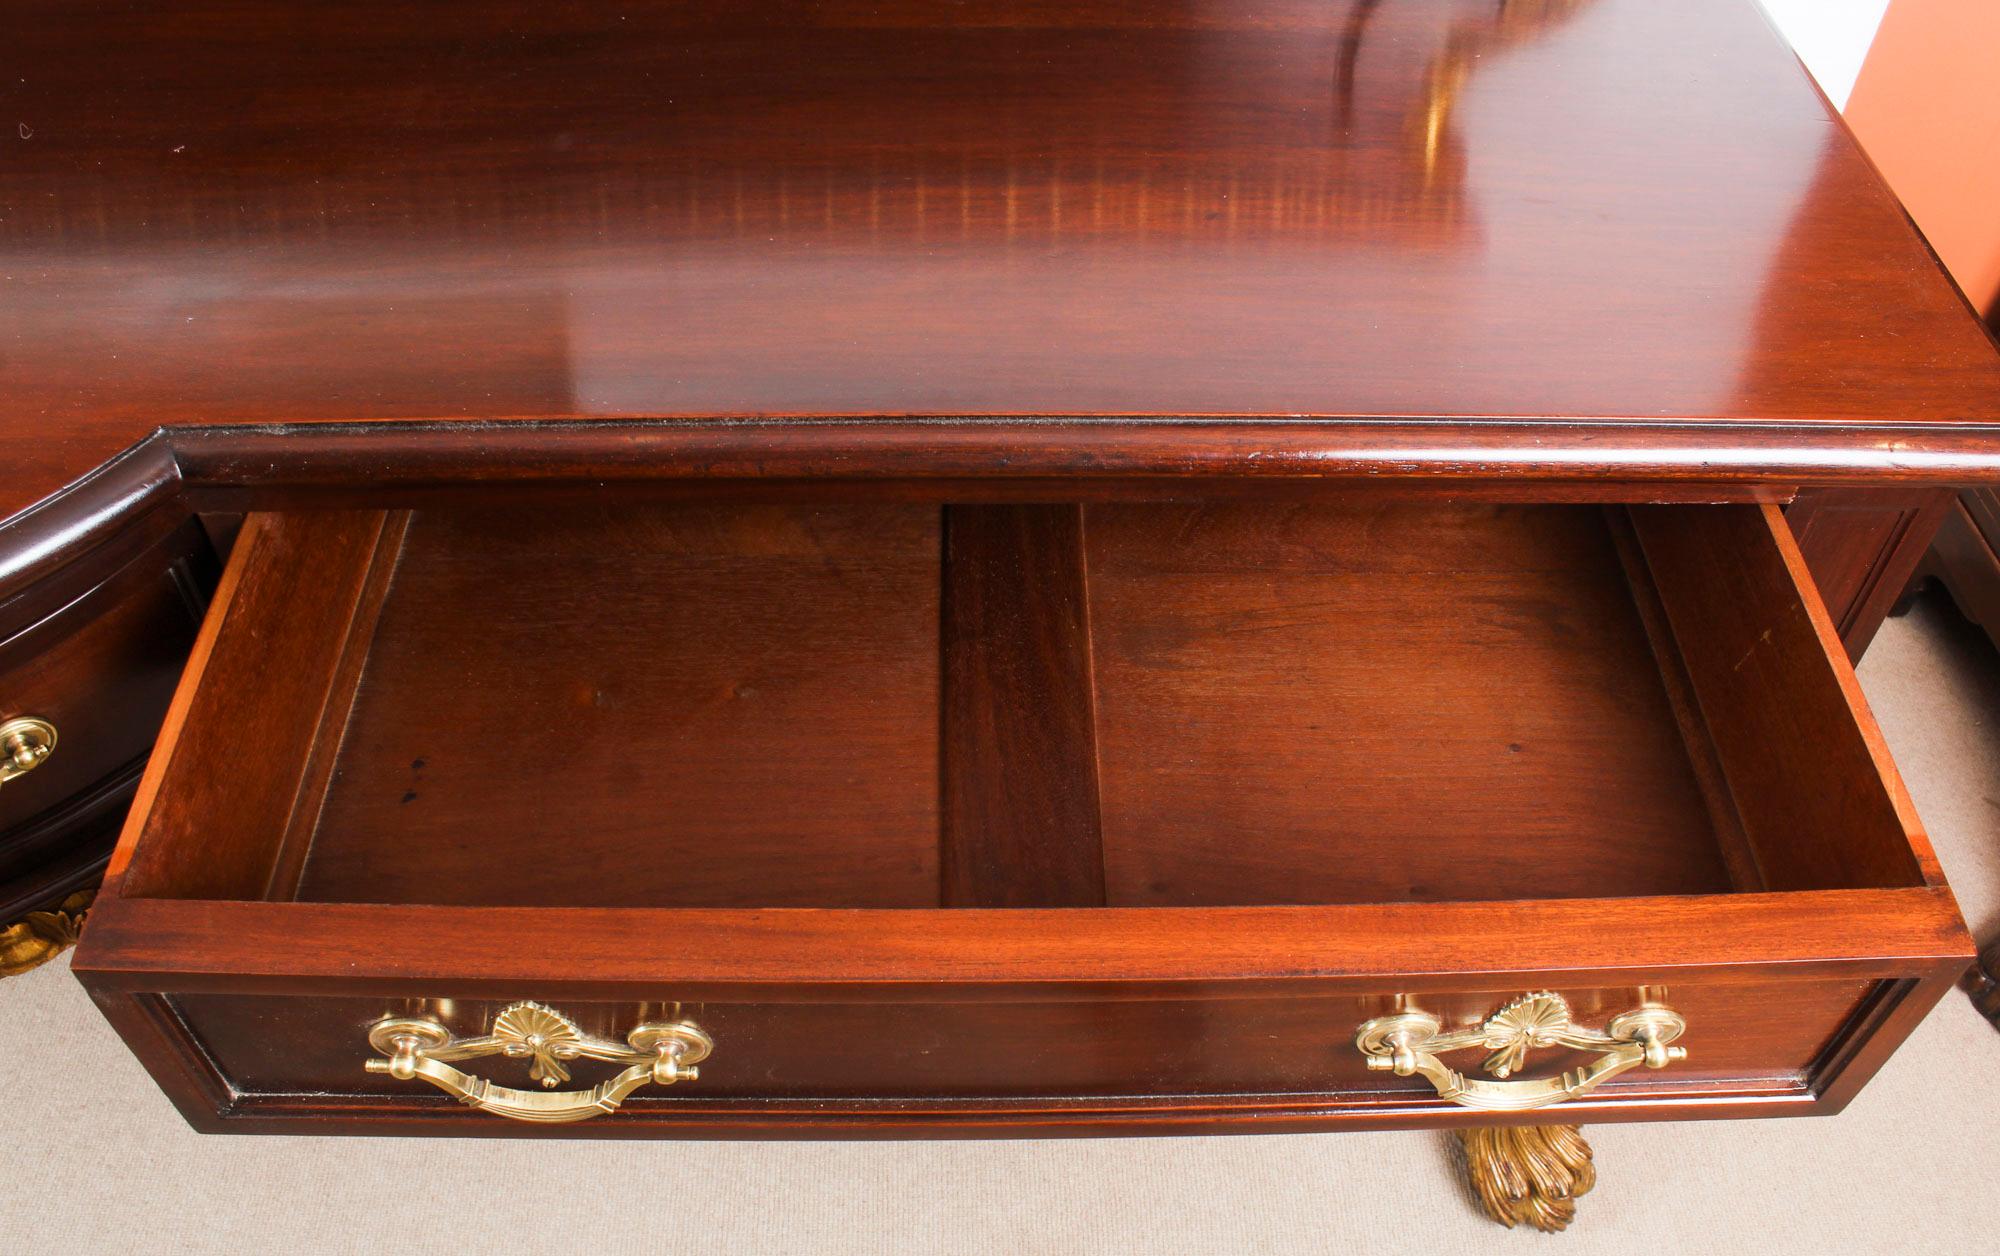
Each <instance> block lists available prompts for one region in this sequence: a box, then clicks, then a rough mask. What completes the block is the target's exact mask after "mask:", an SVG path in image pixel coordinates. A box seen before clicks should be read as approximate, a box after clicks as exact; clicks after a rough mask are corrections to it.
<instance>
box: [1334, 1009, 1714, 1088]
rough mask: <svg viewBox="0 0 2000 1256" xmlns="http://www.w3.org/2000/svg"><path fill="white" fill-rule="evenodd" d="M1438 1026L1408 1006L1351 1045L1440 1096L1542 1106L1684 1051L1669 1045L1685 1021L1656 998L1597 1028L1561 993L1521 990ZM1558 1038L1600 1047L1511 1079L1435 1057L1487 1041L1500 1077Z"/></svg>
mask: <svg viewBox="0 0 2000 1256" xmlns="http://www.w3.org/2000/svg"><path fill="white" fill-rule="evenodd" d="M1442 1030H1443V1027H1442V1026H1441V1025H1440V1024H1439V1023H1438V1019H1437V1017H1435V1016H1432V1015H1431V1014H1430V1013H1428V1012H1421V1011H1417V1010H1415V1009H1410V1010H1407V1011H1402V1012H1396V1013H1394V1014H1392V1015H1389V1016H1378V1017H1376V1018H1375V1019H1374V1020H1371V1021H1369V1022H1368V1023H1367V1024H1365V1025H1363V1026H1362V1027H1361V1031H1360V1032H1359V1033H1358V1034H1356V1035H1355V1038H1354V1045H1355V1046H1356V1047H1359V1048H1360V1049H1361V1053H1362V1054H1363V1055H1365V1056H1367V1057H1368V1067H1369V1068H1371V1069H1385V1070H1390V1071H1393V1072H1394V1073H1395V1074H1396V1076H1398V1077H1408V1076H1410V1075H1411V1074H1413V1073H1422V1074H1423V1075H1424V1076H1425V1077H1427V1078H1429V1079H1430V1082H1431V1085H1433V1086H1435V1087H1437V1092H1438V1094H1439V1095H1440V1096H1442V1097H1443V1098H1446V1099H1449V1100H1451V1101H1452V1102H1453V1103H1458V1104H1463V1105H1465V1106H1466V1107H1468V1108H1484V1109H1486V1110H1488V1111H1492V1112H1520V1111H1523V1110H1525V1109H1528V1108H1542V1107H1547V1106H1548V1105H1549V1104H1552V1103H1561V1102H1562V1101H1563V1100H1565V1099H1574V1098H1577V1097H1578V1096H1580V1095H1587V1094H1589V1093H1590V1092H1591V1091H1593V1090H1595V1089H1597V1087H1598V1086H1599V1085H1601V1084H1602V1083H1604V1082H1607V1081H1609V1080H1611V1079H1612V1078H1614V1077H1616V1076H1618V1075H1619V1074H1620V1073H1623V1072H1625V1071H1626V1070H1627V1069H1630V1068H1635V1067H1637V1066H1638V1065H1641V1064H1643V1065H1645V1066H1646V1067H1647V1068H1665V1067H1666V1066H1667V1065H1669V1064H1671V1063H1673V1062H1674V1061H1676V1060H1684V1059H1686V1058H1687V1050H1686V1049H1685V1048H1683V1047H1675V1046H1669V1045H1668V1044H1669V1043H1671V1042H1673V1040H1674V1039H1676V1038H1678V1037H1680V1036H1681V1034H1683V1033H1684V1032H1686V1030H1687V1021H1686V1020H1684V1019H1682V1017H1681V1015H1680V1013H1678V1012H1676V1011H1674V1010H1673V1009H1672V1008H1669V1007H1663V1006H1661V1005H1659V1004H1657V1003H1648V1004H1645V1005H1643V1006H1641V1007H1636V1008H1633V1009H1632V1010H1631V1011H1629V1012H1622V1013H1620V1014H1619V1015H1617V1016H1614V1017H1612V1018H1611V1022H1610V1023H1609V1024H1608V1025H1606V1026H1605V1027H1604V1028H1603V1029H1601V1030H1599V1029H1585V1028H1584V1027H1582V1026H1580V1025H1575V1024H1572V1023H1571V1022H1570V1010H1569V1003H1568V1001H1567V1000H1565V999H1564V998H1563V997H1562V996H1561V995H1559V994H1552V993H1549V992H1547V991H1543V992H1541V993H1539V994H1524V995H1522V996H1521V997H1520V998H1518V999H1515V1000H1514V1001H1513V1002H1512V1003H1509V1004H1508V1005H1507V1006H1505V1007H1503V1008H1501V1009H1500V1010H1499V1011H1497V1012H1495V1013H1494V1014H1493V1015H1492V1016H1489V1017H1487V1019H1486V1022H1485V1023H1484V1024H1482V1025H1477V1026H1474V1027H1472V1028H1469V1029H1454V1030H1452V1031H1451V1032H1450V1033H1445V1032H1443V1031H1442ZM1557 1046H1561V1047H1575V1048H1578V1049H1579V1050H1584V1051H1600V1052H1602V1053H1603V1054H1602V1055H1600V1056H1599V1057H1598V1058H1597V1059H1596V1060H1594V1061H1593V1062H1591V1063H1590V1064H1587V1065H1585V1066H1584V1067H1582V1068H1578V1069H1571V1070H1570V1071H1569V1072H1566V1073H1564V1074H1562V1075H1561V1076H1559V1077H1544V1078H1539V1079H1537V1080H1534V1081H1516V1082H1508V1081H1497V1082H1494V1081H1487V1080H1486V1079H1485V1078H1483V1077H1467V1076H1465V1075H1464V1074H1463V1073H1460V1072H1458V1071H1457V1070H1456V1069H1453V1068H1451V1067H1449V1066H1448V1065H1446V1064H1445V1062H1444V1061H1443V1060H1440V1059H1438V1056H1440V1055H1442V1054H1443V1053H1445V1052H1447V1051H1460V1050H1463V1049H1465V1048H1467V1047H1485V1048H1487V1049H1488V1050H1489V1051H1491V1052H1492V1053H1493V1054H1491V1055H1489V1056H1487V1057H1486V1062H1485V1065H1484V1067H1485V1069H1486V1071H1487V1072H1489V1073H1491V1074H1493V1075H1494V1076H1495V1077H1502V1078H1504V1077H1507V1076H1509V1075H1510V1074H1512V1073H1513V1072H1514V1071H1515V1070H1516V1069H1518V1068H1520V1067H1521V1065H1522V1064H1523V1063H1524V1062H1526V1060H1527V1056H1528V1050H1529V1049H1530V1048H1531V1047H1557Z"/></svg>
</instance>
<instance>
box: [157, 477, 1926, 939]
mask: <svg viewBox="0 0 2000 1256" xmlns="http://www.w3.org/2000/svg"><path fill="white" fill-rule="evenodd" d="M216 613H217V614H218V615H220V616H222V619H221V621H220V622H219V623H218V624H213V625H211V629H212V630H211V632H210V633H209V634H208V635H207V638H206V644H205V646H204V649H205V651H206V654H205V656H203V657H198V659H197V665H196V670H197V672H205V673H206V679H204V680H203V681H202V683H201V684H200V685H198V686H196V687H195V688H194V689H193V690H192V691H189V692H184V693H183V695H182V699H181V702H180V708H181V709H180V711H179V715H178V717H177V718H179V719H180V720H182V721H183V723H184V725H185V728H186V729H187V730H189V732H187V733H184V734H183V735H182V736H181V737H180V738H179V739H178V740H177V741H175V742H174V750H173V755H174V762H173V763H172V764H171V765H169V767H168V770H167V771H166V773H165V775H164V776H163V777H161V778H160V779H159V781H157V782H156V783H155V789H156V790H157V792H158V797H157V798H155V799H153V800H152V803H151V806H150V808H147V807H142V808H141V811H142V813H144V819H143V822H144V825H145V831H144V833H143V834H142V835H141V840H140V841H139V842H138V843H137V844H136V846H134V848H133V849H132V851H131V853H130V866H129V867H128V868H127V869H126V872H125V878H124V884H123V888H122V891H121V892H122V894H123V895H124V896H125V897H127V898H139V897H151V898H181V899H200V898H210V899H253V900H254V899H263V900H275V901H299V902H318V903H402V904H440V905H462V906H481V907H494V906H525V907H879V908H899V907H904V908H920V907H938V906H946V907H983V906H991V907H1037V906H1095V905H1102V906H1113V907H1156V906H1235V905H1259V904H1347V903H1399V902H1448V901H1472V900H1512V899H1562V898H1598V897H1630V896H1655V895H1694V894H1701V895H1709V894H1730V893H1737V892H1752V891H1762V890H1817V889H1861V888H1879V889H1887V888H1896V887H1904V886H1920V885H1923V884H1925V883H1926V881H1927V879H1930V878H1929V877H1928V876H1927V873H1929V872H1930V871H1931V870H1930V869H1928V867H1927V861H1928V859H1929V856H1928V852H1927V849H1926V848H1925V847H1924V846H1923V844H1922V838H1921V835H1920V834H1916V833H1914V832H1913V830H1912V829H1911V827H1910V825H1909V824H1908V822H1907V821H1906V818H1905V817H1906V816H1907V809H1906V806H1904V805H1900V803H1899V800H1898V799H1897V798H1895V797H1892V792H1893V791H1894V790H1895V789H1896V788H1897V786H1895V784H1894V777H1893V771H1892V770H1890V769H1888V768H1887V764H1886V759H1884V758H1883V757H1882V754H1881V749H1880V747H1879V745H1876V744H1875V743H1874V737H1875V735H1874V733H1873V731H1872V730H1873V726H1872V723H1870V722H1869V721H1868V720H1867V719H1866V715H1865V710H1864V709H1863V708H1861V706H1860V698H1859V694H1858V690H1857V689H1856V688H1855V686H1854V684H1853V676H1852V673H1851V671H1849V670H1848V669H1847V667H1846V664H1845V662H1844V660H1843V659H1841V658H1840V657H1839V656H1838V651H1837V646H1836V645H1835V644H1834V643H1833V642H1832V640H1831V636H1830V633H1829V630H1828V629H1827V627H1826V625H1825V617H1824V614H1823V613H1822V612H1820V611H1819V609H1818V607H1817V604H1816V602H1815V601H1814V599H1813V595H1812V594H1811V593H1810V592H1809V591H1808V590H1807V589H1806V588H1805V586H1804V585H1803V584H1802V571H1801V569H1800V567H1799V565H1798V562H1797V554H1796V551H1795V550H1794V549H1793V548H1792V547H1791V543H1790V540H1789V537H1788V535H1787V534H1785V532H1784V525H1783V522H1782V520H1781V519H1780V518H1779V516H1778V515H1777V514H1776V512H1775V511H1774V510H1771V509H1768V508H1760V507H1755V506H1673V507H1665V506H1661V507H1632V508H1624V507H1615V508H1605V507H1600V506H1594V505H1550V504H1542V505H1521V506H1504V505H1492V504H1451V503H1418V502H1404V503H1399V504H1383V503H1380V502H1365V501H1364V502H1343V501H1326V502H1310V503H1285V504H1250V503H1222V502H1216V503H1206V504H1195V505H1183V504H1106V505H1076V504H1056V505H1022V506H1013V505H979V506H945V507H939V506H936V505H931V504H920V503H903V502H886V501H885V502H878V503H868V504H855V503H846V504H790V505H788V504H768V503H765V504H743V503H716V502H651V503H639V502H619V503H605V504H599V505H596V506H590V507H582V508H566V509H564V510H562V511H560V512H540V511H525V510H519V509H513V510H475V509H445V510H434V511H433V510H426V511H419V512H415V513H407V514H405V513H388V514H383V513H366V514H360V513H300V514H296V515H283V516H256V517H253V518H252V519H251V521H250V523H249V525H248V526H247V527H246V530H245V534H244V539H243V541H242V543H241V544H240V546H239V551H238V553H237V555H236V556H235V558H234V559H233V560H232V566H231V569H230V572H229V574H228V575H227V576H226V577H225V585H224V589H223V592H222V593H221V594H219V595H218V610H217V612H216ZM197 726H199V727H200V729H201V730H202V732H203V735H202V736H199V737H195V736H192V735H190V734H191V732H192V730H194V729H195V728H196V727H197Z"/></svg>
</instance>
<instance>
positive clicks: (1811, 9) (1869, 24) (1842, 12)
mask: <svg viewBox="0 0 2000 1256" xmlns="http://www.w3.org/2000/svg"><path fill="white" fill-rule="evenodd" d="M1758 3H1760V4H1762V5H1763V6H1764V11H1765V12H1766V13H1769V14H1770V15H1771V21H1773V22H1774V23H1776V24H1777V27H1778V29H1779V30H1780V31H1782V32H1783V33H1784V36H1785V38H1786V39H1789V40H1791V41H1792V47H1793V48H1795V49H1797V51H1798V54H1799V59H1800V60H1801V61H1804V62H1805V63H1806V68H1807V69H1808V70H1811V71H1812V73H1813V77H1814V78H1816V79H1818V80H1819V86H1820V90H1821V91H1823V92H1825V93H1826V94H1827V96H1828V97H1829V98H1831V99H1832V101H1833V103H1834V105H1835V106H1836V107H1838V108H1842V109H1845V108H1846V107H1847V97H1848V93H1850V92H1852V91H1853V90H1854V79H1855V76H1856V75H1858V74H1860V73H1861V59H1862V58H1863V57H1865V56H1867V55H1868V45H1869V44H1870V43H1872V42H1873V41H1874V39H1875V28H1876V27H1878V26H1880V25H1881V24H1882V14H1883V12H1884V11H1885V10H1887V9H1888V7H1889V0H1758Z"/></svg>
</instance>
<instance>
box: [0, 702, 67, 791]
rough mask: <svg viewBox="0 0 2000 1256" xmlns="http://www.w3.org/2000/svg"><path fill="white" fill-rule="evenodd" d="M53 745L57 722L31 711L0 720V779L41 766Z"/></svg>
mask: <svg viewBox="0 0 2000 1256" xmlns="http://www.w3.org/2000/svg"><path fill="white" fill-rule="evenodd" d="M55 748H56V726H55V725H53V724H51V723H49V722H48V721H47V720H38V719H36V718H35V717H34V716H32V715H23V716H20V717H19V718H17V719H11V720H8V721H7V722H6V723H5V724H0V783H5V782H7V781H11V780H13V779H14V778H15V777H17V776H26V775H27V774H28V773H30V772H32V771H34V770H35V769H36V768H38V767H40V766H42V762H43V760H45V759H47V758H48V757H49V755H50V753H51V752H52V751H54V750H55Z"/></svg>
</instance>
